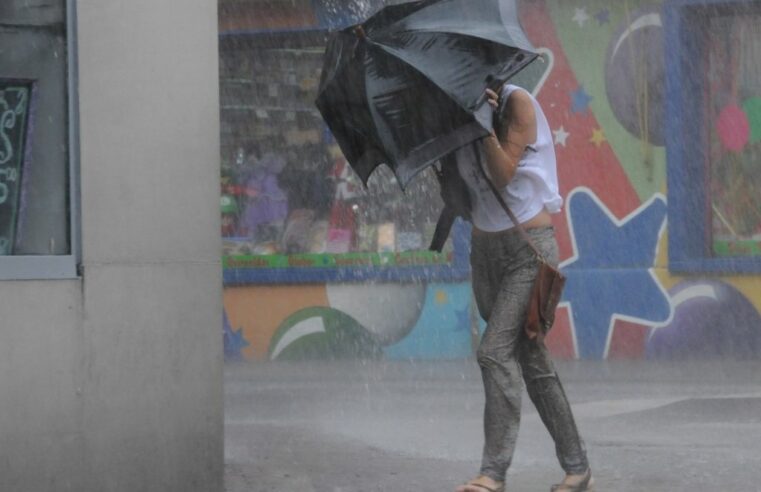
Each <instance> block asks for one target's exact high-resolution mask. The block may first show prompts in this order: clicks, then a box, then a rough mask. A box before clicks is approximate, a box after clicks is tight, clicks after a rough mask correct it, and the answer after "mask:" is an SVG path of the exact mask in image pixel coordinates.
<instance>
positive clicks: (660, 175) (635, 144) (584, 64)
mask: <svg viewBox="0 0 761 492" xmlns="http://www.w3.org/2000/svg"><path fill="white" fill-rule="evenodd" d="M627 4H628V8H629V11H630V12H634V11H636V10H638V9H640V8H643V7H646V6H649V5H661V4H662V2H660V1H654V0H632V1H628V0H627V1H622V2H610V1H609V0H588V1H585V2H583V3H580V2H569V1H567V0H549V1H548V2H547V8H548V10H549V12H550V17H551V19H552V22H553V24H554V25H555V30H556V32H557V35H558V39H559V40H560V43H561V45H562V47H563V50H564V52H565V56H566V59H567V60H568V63H570V65H571V69H572V71H573V73H574V75H575V77H576V79H577V80H578V82H579V84H580V85H582V86H583V87H584V89H585V90H586V91H587V93H588V94H590V95H591V96H592V97H593V99H592V102H591V103H590V104H589V109H590V110H591V111H592V113H593V114H594V116H595V118H596V119H597V121H598V122H599V124H600V128H602V130H603V131H604V132H605V137H606V139H607V140H608V143H609V144H610V146H611V148H612V149H613V152H614V153H615V154H616V157H618V160H619V162H620V163H621V166H622V168H623V169H624V172H625V173H626V175H627V176H628V177H629V180H630V181H631V184H632V186H633V187H634V189H635V191H636V192H637V195H638V196H639V198H640V199H641V200H642V201H645V200H646V199H648V198H649V197H651V196H652V195H653V193H657V192H662V191H664V190H665V189H666V149H665V148H664V147H660V146H652V148H651V152H652V155H651V162H652V169H653V170H652V179H650V176H649V174H650V172H649V171H648V168H647V166H646V165H645V160H646V158H647V152H645V146H644V145H643V142H642V141H641V140H640V139H638V138H636V137H634V136H633V135H632V134H631V133H629V132H628V131H627V130H626V128H624V127H623V125H621V124H620V123H619V122H618V119H617V118H616V116H615V115H614V114H613V110H612V109H611V107H610V104H609V103H608V97H607V94H606V90H605V59H606V57H607V54H608V45H609V43H610V42H611V38H612V36H613V35H614V34H615V30H616V27H617V26H618V25H619V23H621V22H623V21H624V19H626V10H625V7H626V5H627ZM582 7H584V8H586V11H587V13H588V14H589V16H590V18H589V20H588V21H587V22H586V24H585V27H583V28H580V27H579V25H578V24H577V23H576V22H574V21H573V16H574V14H575V12H576V9H577V8H582ZM603 9H608V11H609V12H610V21H609V22H608V23H606V24H603V25H599V23H598V22H597V20H596V19H595V18H594V14H595V13H597V12H599V11H601V10H603ZM569 97H570V96H569ZM590 145H592V144H590Z"/></svg>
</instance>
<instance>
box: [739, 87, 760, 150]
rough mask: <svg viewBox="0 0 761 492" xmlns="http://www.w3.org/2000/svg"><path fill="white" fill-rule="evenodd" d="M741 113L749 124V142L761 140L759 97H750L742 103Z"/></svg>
mask: <svg viewBox="0 0 761 492" xmlns="http://www.w3.org/2000/svg"><path fill="white" fill-rule="evenodd" d="M743 111H745V115H746V116H747V117H748V122H749V123H750V142H751V143H756V142H758V141H759V140H761V97H751V98H748V99H746V100H745V102H743Z"/></svg>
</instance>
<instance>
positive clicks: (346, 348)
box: [269, 307, 383, 360]
mask: <svg viewBox="0 0 761 492" xmlns="http://www.w3.org/2000/svg"><path fill="white" fill-rule="evenodd" d="M313 318H315V319H313ZM310 319H313V321H314V322H316V323H318V324H319V323H322V327H323V328H324V330H325V331H324V332H320V333H310V334H307V335H304V336H300V337H298V338H295V339H294V340H293V341H291V342H290V343H288V345H287V346H286V347H285V348H284V349H282V350H281V351H280V352H279V353H278V354H277V357H275V358H276V359H277V360H332V359H347V358H348V359H351V358H356V359H368V358H371V359H375V358H378V357H380V356H381V355H382V353H383V351H382V349H381V346H380V344H379V343H378V342H377V341H376V340H375V338H374V337H373V336H372V334H370V332H368V331H367V330H366V329H365V328H364V327H363V326H362V325H361V324H360V323H359V322H357V321H356V320H355V319H354V318H352V317H351V316H349V315H347V314H345V313H343V312H341V311H339V310H337V309H333V308H329V307H311V308H306V309H302V310H300V311H297V312H295V313H293V314H292V315H291V316H289V317H288V318H286V319H285V320H284V321H283V322H282V323H281V324H280V327H279V328H278V329H277V331H276V332H275V335H274V336H273V337H272V340H271V341H270V347H269V357H270V359H272V358H273V353H274V351H275V349H276V347H278V344H279V343H280V341H281V340H282V339H283V337H285V336H287V335H288V333H289V332H290V331H291V330H294V329H298V328H299V327H300V326H303V324H302V323H304V322H308V321H309V320H310Z"/></svg>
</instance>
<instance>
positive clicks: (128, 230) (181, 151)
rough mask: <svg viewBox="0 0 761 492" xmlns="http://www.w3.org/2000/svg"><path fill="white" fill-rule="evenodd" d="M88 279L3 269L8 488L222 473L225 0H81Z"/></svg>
mask: <svg viewBox="0 0 761 492" xmlns="http://www.w3.org/2000/svg"><path fill="white" fill-rule="evenodd" d="M78 3H79V5H78V10H79V12H78V24H79V26H78V27H79V29H78V37H79V50H78V51H79V53H78V54H79V93H80V112H81V116H80V117H81V128H80V132H81V185H82V198H81V205H82V241H83V265H84V275H83V277H82V279H81V280H66V281H29V282H20V281H16V282H0V313H2V315H1V316H2V325H1V326H2V328H1V329H0V397H1V398H2V408H3V410H2V411H0V490H9V491H10V490H18V491H30V492H31V491H34V492H36V491H66V490H72V491H99V492H101V491H141V492H146V491H157V492H158V491H161V492H168V491H204V492H206V491H215V490H222V470H223V443H222V439H223V434H222V426H223V399H222V374H221V370H222V337H221V336H220V335H221V334H220V331H219V323H220V319H221V313H222V308H221V275H220V273H221V270H220V264H219V219H218V203H219V194H218V187H219V184H218V183H219V167H218V159H219V157H218V156H219V151H218V138H219V127H218V89H217V84H218V82H217V73H218V69H217V41H216V39H217V16H216V2H215V1H214V0H162V1H161V2H156V1H154V0H131V1H129V2H125V1H122V0H80V1H79V2H78Z"/></svg>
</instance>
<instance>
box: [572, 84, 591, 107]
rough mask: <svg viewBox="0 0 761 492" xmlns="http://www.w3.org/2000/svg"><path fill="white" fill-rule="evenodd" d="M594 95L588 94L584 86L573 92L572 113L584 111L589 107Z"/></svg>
mask: <svg viewBox="0 0 761 492" xmlns="http://www.w3.org/2000/svg"><path fill="white" fill-rule="evenodd" d="M592 99H593V97H592V96H590V95H589V94H587V91H585V90H584V87H583V86H581V85H580V86H579V87H578V88H577V89H576V90H575V91H573V92H572V93H571V113H583V112H585V111H586V110H587V109H589V103H590V102H592Z"/></svg>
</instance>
